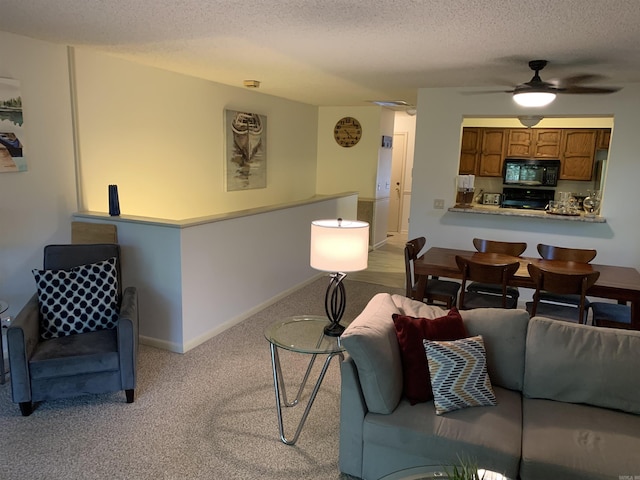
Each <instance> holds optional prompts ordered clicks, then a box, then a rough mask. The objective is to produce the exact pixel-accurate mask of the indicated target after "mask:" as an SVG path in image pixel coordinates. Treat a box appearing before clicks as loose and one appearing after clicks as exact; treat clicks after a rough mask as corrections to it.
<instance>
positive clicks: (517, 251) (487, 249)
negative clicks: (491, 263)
mask: <svg viewBox="0 0 640 480" xmlns="http://www.w3.org/2000/svg"><path fill="white" fill-rule="evenodd" d="M473 246H474V247H475V248H476V250H477V251H478V252H481V253H502V254H504V255H511V256H512V257H519V256H520V255H522V254H523V253H524V251H525V250H526V249H527V244H526V243H525V242H501V241H497V240H485V239H482V238H474V239H473Z"/></svg>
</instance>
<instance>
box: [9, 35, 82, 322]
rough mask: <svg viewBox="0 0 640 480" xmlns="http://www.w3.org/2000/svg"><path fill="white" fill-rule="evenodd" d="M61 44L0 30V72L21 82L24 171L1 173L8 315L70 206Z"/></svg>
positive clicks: (63, 232)
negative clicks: (25, 170) (25, 167)
mask: <svg viewBox="0 0 640 480" xmlns="http://www.w3.org/2000/svg"><path fill="white" fill-rule="evenodd" d="M66 56H67V52H66V48H65V47H63V46H60V45H53V44H50V43H44V42H40V41H36V40H31V39H28V38H25V37H20V36H16V35H11V34H8V33H4V32H0V77H7V78H13V79H16V80H19V81H20V86H21V93H22V104H23V115H24V125H23V129H24V132H25V135H24V138H23V139H22V140H23V144H24V156H25V158H26V162H27V168H28V171H27V172H23V173H0V232H1V233H0V298H2V299H3V300H6V301H8V302H9V304H10V309H9V313H10V314H12V315H15V314H16V313H17V312H18V310H19V309H20V308H21V306H22V305H23V304H24V303H25V302H26V301H27V299H28V298H29V297H30V296H31V295H32V294H33V293H34V292H35V282H34V280H33V276H32V275H31V269H33V268H39V267H40V268H41V267H42V249H43V247H44V246H45V245H46V244H49V243H66V242H68V241H69V237H70V230H71V228H70V222H69V218H70V214H71V212H73V211H74V210H75V209H76V193H75V176H74V164H73V141H72V138H73V137H72V130H71V108H70V96H69V82H68V69H67V62H66Z"/></svg>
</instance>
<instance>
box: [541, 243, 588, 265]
mask: <svg viewBox="0 0 640 480" xmlns="http://www.w3.org/2000/svg"><path fill="white" fill-rule="evenodd" d="M538 253H539V254H540V256H541V257H542V258H544V259H545V260H564V261H565V262H579V263H589V262H590V261H591V260H593V259H594V258H596V255H597V253H598V252H597V251H596V250H594V249H592V248H567V247H556V246H554V245H545V244H544V243H539V244H538Z"/></svg>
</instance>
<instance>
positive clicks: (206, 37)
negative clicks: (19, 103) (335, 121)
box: [0, 0, 640, 105]
mask: <svg viewBox="0 0 640 480" xmlns="http://www.w3.org/2000/svg"><path fill="white" fill-rule="evenodd" d="M639 24H640V0H536V1H531V0H526V1H522V0H413V1H409V0H298V1H294V0H262V1H261V0H256V1H253V2H251V1H238V0H0V30H1V31H5V32H11V33H16V34H19V35H24V36H28V37H33V38H38V39H42V40H46V41H50V42H54V43H61V44H67V45H74V46H86V47H91V48H95V49H97V50H101V51H104V52H108V53H112V54H116V55H119V56H122V57H124V58H129V59H131V60H135V61H138V62H141V63H144V64H148V65H153V66H157V67H161V68H166V69H169V70H173V71H177V72H182V73H185V74H189V75H194V76H197V77H201V78H206V79H210V80H213V81H216V82H220V83H224V84H228V85H233V86H239V87H241V86H242V82H243V80H245V79H256V80H260V81H261V83H262V84H261V87H260V92H262V93H266V94H271V95H276V96H279V97H284V98H289V99H293V100H297V101H301V102H305V103H311V104H314V105H365V104H366V103H365V102H366V101H368V100H374V99H375V100H406V101H408V102H409V103H414V102H415V100H416V90H417V89H418V88H420V87H474V86H477V87H487V88H490V87H510V86H511V87H512V86H515V85H516V84H518V83H522V82H526V81H528V80H530V79H531V76H532V72H531V71H530V70H529V68H528V66H527V61H528V60H533V59H538V58H540V59H547V60H549V61H550V63H549V65H548V66H547V67H546V69H545V70H544V71H543V72H542V74H541V76H542V78H543V80H553V79H557V78H561V77H564V76H570V75H579V74H599V75H603V76H604V78H601V79H599V81H598V82H596V83H594V84H595V85H613V86H615V85H617V84H622V83H630V82H640V34H639V33H638V32H640V28H639V27H638V25H639Z"/></svg>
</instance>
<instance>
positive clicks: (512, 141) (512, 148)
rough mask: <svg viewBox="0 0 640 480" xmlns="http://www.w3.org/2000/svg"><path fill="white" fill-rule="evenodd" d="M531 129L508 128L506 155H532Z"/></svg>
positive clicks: (527, 156)
mask: <svg viewBox="0 0 640 480" xmlns="http://www.w3.org/2000/svg"><path fill="white" fill-rule="evenodd" d="M532 146H533V130H532V129H530V128H513V129H510V130H509V143H508V145H507V157H516V158H517V157H520V158H529V157H531V155H532Z"/></svg>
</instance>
